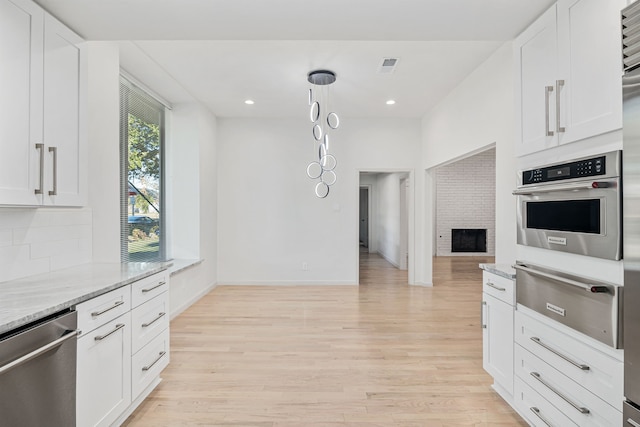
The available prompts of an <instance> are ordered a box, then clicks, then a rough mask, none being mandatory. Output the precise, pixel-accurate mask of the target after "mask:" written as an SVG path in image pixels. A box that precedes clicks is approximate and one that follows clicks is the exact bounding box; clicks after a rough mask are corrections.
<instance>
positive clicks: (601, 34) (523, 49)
mask: <svg viewBox="0 0 640 427" xmlns="http://www.w3.org/2000/svg"><path fill="white" fill-rule="evenodd" d="M625 5H626V0H559V1H558V3H557V4H556V5H554V6H552V7H551V8H550V9H549V10H548V11H547V12H545V13H544V14H543V15H542V16H541V17H540V18H539V19H538V20H537V21H535V22H534V23H533V24H532V25H531V26H530V27H529V28H527V30H525V31H524V32H523V33H522V34H521V35H520V36H519V37H518V38H517V39H516V40H515V42H514V49H515V59H516V61H515V65H516V90H515V97H516V108H518V110H519V111H517V114H516V117H517V120H516V129H517V132H518V134H517V139H516V141H517V145H518V146H517V153H518V155H525V154H529V153H533V152H536V151H540V150H544V149H546V148H550V147H554V146H557V145H559V144H566V143H570V142H574V141H578V140H582V139H585V138H589V137H591V136H595V135H599V134H602V133H606V132H610V131H613V130H616V129H619V128H621V127H622V91H621V74H622V65H621V64H622V62H621V45H620V43H621V42H620V34H621V33H620V10H621V9H622V8H623V7H625Z"/></svg>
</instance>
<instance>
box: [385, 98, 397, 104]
mask: <svg viewBox="0 0 640 427" xmlns="http://www.w3.org/2000/svg"><path fill="white" fill-rule="evenodd" d="M395 103H396V101H394V100H393V99H390V100H388V101H387V105H393V104H395Z"/></svg>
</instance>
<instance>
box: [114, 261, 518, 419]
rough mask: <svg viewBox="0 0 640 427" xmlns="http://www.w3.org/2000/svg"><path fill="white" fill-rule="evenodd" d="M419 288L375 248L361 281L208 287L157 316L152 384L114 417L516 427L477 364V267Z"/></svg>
mask: <svg viewBox="0 0 640 427" xmlns="http://www.w3.org/2000/svg"><path fill="white" fill-rule="evenodd" d="M461 258H462V257H457V259H451V258H444V259H437V260H436V262H435V265H436V269H437V274H436V283H435V286H434V287H433V288H428V287H416V286H408V285H407V284H406V271H401V270H397V269H395V268H394V267H393V266H391V265H390V264H389V263H387V262H386V261H385V260H384V259H382V258H381V257H379V256H378V255H375V254H366V256H364V257H362V260H361V271H360V274H361V285H360V286H359V287H355V286H220V287H218V288H216V289H214V290H213V291H212V292H211V293H210V294H208V295H207V296H205V297H204V298H203V299H202V300H200V301H199V302H198V303H196V304H195V305H193V306H192V307H190V308H189V309H188V310H187V311H185V312H184V313H183V314H182V315H180V316H179V317H178V318H176V319H175V320H174V321H173V322H172V323H171V336H172V342H171V345H172V348H171V351H172V353H171V364H170V365H169V367H168V368H167V369H166V370H165V371H164V373H163V375H162V376H163V378H164V381H163V382H162V383H161V384H160V386H159V387H158V388H157V389H156V390H155V391H154V392H153V393H152V394H151V395H150V397H149V398H148V399H147V400H146V402H145V403H143V404H142V405H141V406H140V408H139V409H138V411H136V412H135V413H134V415H133V416H132V417H131V418H130V419H129V420H128V423H126V424H125V425H127V426H154V427H156V426H172V427H173V426H196V425H197V426H255V427H301V426H305V427H320V426H322V427H347V426H352V427H373V426H398V427H423V426H427V427H439V426H459V425H468V426H470V425H473V426H482V425H483V426H496V425H503V426H514V425H522V426H524V425H526V424H525V423H524V422H522V421H521V420H520V418H519V417H518V416H517V415H516V414H515V413H514V412H513V411H512V410H511V408H510V407H509V406H508V405H507V404H506V403H505V402H504V401H503V400H502V399H501V398H500V397H499V396H498V395H497V394H496V393H494V392H493V390H492V389H491V387H490V383H491V378H490V377H489V375H487V374H486V373H485V372H484V371H483V370H482V333H481V329H480V324H479V316H478V312H479V309H478V308H479V302H480V294H481V291H482V285H481V270H480V269H478V266H477V264H478V262H485V261H488V259H486V258H465V259H461Z"/></svg>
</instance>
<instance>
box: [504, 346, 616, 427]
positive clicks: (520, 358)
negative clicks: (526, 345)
mask: <svg viewBox="0 0 640 427" xmlns="http://www.w3.org/2000/svg"><path fill="white" fill-rule="evenodd" d="M515 356H516V375H518V376H519V377H520V379H521V380H523V381H524V382H525V383H527V384H528V385H529V387H531V388H532V389H533V390H535V391H536V392H537V393H538V394H540V395H541V396H543V397H544V398H545V399H546V400H547V401H548V402H550V403H551V404H552V405H553V406H555V407H556V408H558V409H559V410H561V411H562V412H563V413H564V414H565V415H566V416H568V417H569V418H570V419H571V420H572V421H573V422H575V423H576V424H578V425H580V426H585V427H586V426H616V427H617V426H620V425H622V413H621V412H619V411H617V410H616V409H615V408H614V407H613V406H611V405H609V404H607V403H606V402H605V401H604V400H601V399H600V398H598V397H596V395H594V394H592V393H591V392H590V391H588V390H587V389H585V388H583V387H582V386H581V385H579V384H577V383H575V382H574V381H573V380H571V379H569V378H568V377H566V376H565V375H563V374H562V373H560V372H559V371H557V370H556V369H555V368H553V367H551V366H549V365H548V364H546V363H545V362H543V361H542V360H541V359H539V358H538V357H536V356H534V355H533V354H531V353H530V352H529V351H527V350H525V349H523V348H522V347H520V346H519V345H516V349H515ZM594 391H595V392H596V393H597V390H594ZM574 405H575V406H574Z"/></svg>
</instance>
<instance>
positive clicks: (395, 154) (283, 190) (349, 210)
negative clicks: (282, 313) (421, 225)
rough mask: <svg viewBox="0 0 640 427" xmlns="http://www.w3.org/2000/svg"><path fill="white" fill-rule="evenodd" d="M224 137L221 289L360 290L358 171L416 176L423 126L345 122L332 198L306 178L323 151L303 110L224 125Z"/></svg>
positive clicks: (337, 141) (337, 139) (336, 148)
mask: <svg viewBox="0 0 640 427" xmlns="http://www.w3.org/2000/svg"><path fill="white" fill-rule="evenodd" d="M218 130H219V133H218V135H219V146H218V164H219V171H218V179H219V182H220V185H219V186H218V191H219V194H218V233H219V234H218V241H219V246H218V273H219V275H218V278H219V282H220V283H234V284H249V283H309V284H311V283H323V284H324V283H336V284H354V283H356V282H357V277H358V203H359V171H360V170H380V169H382V170H384V169H387V170H388V169H400V170H415V168H416V167H417V166H418V164H419V153H420V121H419V120H413V119H382V120H381V119H377V120H367V119H351V118H343V120H342V121H341V124H340V128H339V129H338V130H336V131H334V132H333V133H332V137H333V138H332V150H333V153H334V154H335V156H336V158H337V160H338V167H337V168H336V173H337V176H338V180H337V183H336V184H335V185H334V186H333V187H332V189H331V193H330V194H329V196H328V197H327V198H326V199H318V198H316V197H315V195H314V192H313V188H314V185H315V184H314V182H313V181H311V180H310V179H309V178H308V177H307V176H306V172H305V170H306V166H307V164H308V163H309V162H310V161H312V160H314V158H315V156H316V153H315V152H314V149H313V145H312V139H311V138H312V136H311V126H310V124H309V122H308V120H305V117H304V112H303V113H302V114H301V118H300V119H299V120H298V119H281V120H273V119H272V120H267V119H264V120H259V119H227V118H219V119H218ZM412 219H413V217H412ZM410 244H412V245H413V244H414V242H413V239H412V241H411V242H410ZM418 256H419V255H416V257H418ZM412 261H413V260H411V262H412ZM303 263H306V265H307V266H308V270H304V269H303ZM418 280H422V279H421V278H420V279H418Z"/></svg>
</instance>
